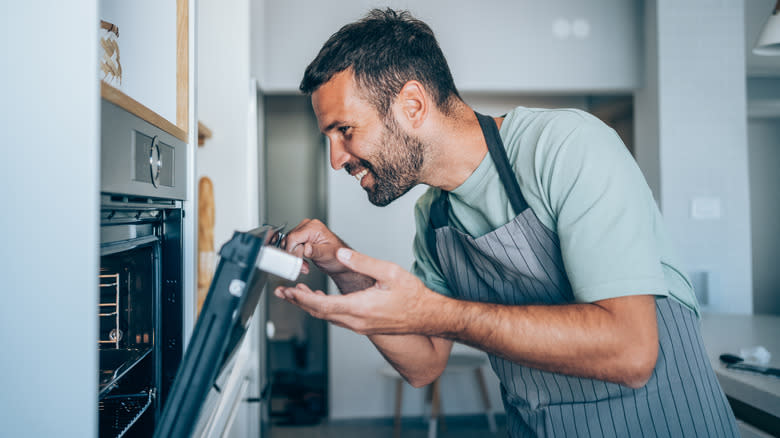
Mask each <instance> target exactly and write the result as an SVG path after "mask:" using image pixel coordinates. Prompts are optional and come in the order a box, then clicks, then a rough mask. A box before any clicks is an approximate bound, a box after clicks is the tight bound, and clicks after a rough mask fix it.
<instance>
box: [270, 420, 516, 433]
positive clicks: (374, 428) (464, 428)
mask: <svg viewBox="0 0 780 438" xmlns="http://www.w3.org/2000/svg"><path fill="white" fill-rule="evenodd" d="M496 426H497V430H496V433H491V432H490V430H488V423H487V420H486V419H485V417H484V416H481V415H474V416H454V417H446V418H444V420H443V421H442V420H441V419H440V420H439V428H438V434H437V438H473V437H506V436H507V431H506V422H505V418H504V416H503V415H496ZM269 436H270V438H288V437H295V438H364V437H371V438H392V437H393V420H392V419H370V420H362V419H361V420H336V421H332V422H324V423H321V424H319V425H316V426H272V427H271V430H270V434H269ZM401 436H402V437H403V438H427V436H428V422H427V421H425V420H424V419H422V418H405V419H404V420H402V421H401Z"/></svg>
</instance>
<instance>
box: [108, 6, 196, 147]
mask: <svg viewBox="0 0 780 438" xmlns="http://www.w3.org/2000/svg"><path fill="white" fill-rule="evenodd" d="M189 9H190V8H189V0H168V1H163V2H159V1H155V0H139V1H134V2H124V1H121V0H100V2H99V17H100V19H101V20H102V22H103V23H108V25H113V26H114V27H113V29H117V30H116V31H115V32H113V33H111V32H103V31H101V47H102V48H101V51H100V53H101V67H102V61H103V59H104V58H103V56H105V55H108V57H109V58H110V61H109V62H110V64H111V66H112V67H113V71H112V72H107V71H106V70H108V69H104V70H101V73H100V77H101V79H103V81H102V82H101V95H102V97H103V98H104V99H106V100H108V101H110V102H112V103H114V104H117V105H119V106H120V107H122V108H124V109H126V110H128V111H130V112H132V113H133V114H135V115H137V116H139V117H141V118H143V119H144V120H146V121H148V122H150V123H152V124H153V125H155V126H157V127H159V128H161V129H163V130H165V131H166V132H168V133H170V134H172V135H174V136H175V137H177V138H179V139H180V140H182V141H188V134H189V127H190V123H189V118H190V117H189V82H190V72H189V70H190V62H189V52H190V44H189V24H190V20H189V18H190V17H189ZM111 44H113V47H111ZM106 46H108V47H109V49H107V51H108V53H106V49H105V47H106ZM114 52H115V53H114Z"/></svg>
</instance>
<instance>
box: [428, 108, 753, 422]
mask: <svg viewBox="0 0 780 438" xmlns="http://www.w3.org/2000/svg"><path fill="white" fill-rule="evenodd" d="M477 117H478V119H479V123H480V125H481V127H482V132H483V134H484V136H485V140H486V141H487V144H488V150H489V152H490V156H491V158H492V159H493V162H494V163H495V165H496V169H497V171H498V173H499V176H500V178H501V182H502V184H503V186H504V189H505V190H506V192H507V194H508V195H509V198H510V201H511V203H512V207H513V209H514V210H515V212H520V214H519V215H518V216H517V217H515V218H514V220H512V221H511V222H509V223H508V224H506V225H504V226H502V227H500V228H498V229H496V230H494V231H492V232H490V233H488V234H486V235H484V236H481V237H479V238H476V239H475V238H473V237H471V236H470V235H468V234H466V233H463V232H461V231H459V230H457V229H455V228H453V227H450V226H449V225H448V219H447V218H448V210H449V201H448V197H447V193H446V192H442V194H441V196H440V197H439V198H438V199H437V200H436V201H434V203H433V205H432V206H431V215H430V217H431V224H430V225H431V229H432V230H435V231H434V232H430V233H428V242H427V243H428V245H429V247H430V249H431V253H432V254H433V255H434V257H435V258H438V263H439V266H440V268H441V270H442V272H443V274H444V277H445V278H446V280H447V282H448V284H449V286H450V289H451V290H452V291H453V294H455V298H458V299H463V300H469V301H480V302H489V303H498V304H505V305H515V306H516V305H526V304H551V305H554V304H566V303H574V302H575V300H574V296H573V294H572V290H571V285H570V284H569V280H568V278H567V276H566V271H565V268H564V266H563V261H562V258H561V250H560V244H559V241H558V237H557V235H556V234H555V233H554V232H553V231H550V230H549V229H547V228H546V227H545V226H544V225H543V224H542V223H541V222H540V221H539V219H538V218H537V217H536V215H535V214H534V212H533V211H532V210H531V209H530V208H528V204H527V203H526V201H525V199H524V198H523V195H522V193H521V192H520V186H519V184H518V183H517V179H516V178H515V175H514V172H513V171H512V168H511V166H510V164H509V160H508V159H507V156H506V151H505V150H504V145H503V143H502V141H501V137H500V136H499V132H498V128H497V127H496V124H495V122H494V121H493V119H492V118H490V117H486V116H483V115H481V114H477ZM656 312H657V313H656V314H657V318H658V339H659V352H658V361H657V363H656V366H655V370H654V371H653V374H652V377H651V378H650V380H649V382H648V383H647V384H646V385H645V386H644V387H642V388H640V389H631V388H628V387H624V386H621V385H618V384H614V383H608V382H605V381H601V380H594V379H586V378H579V377H572V376H567V375H563V374H556V373H551V372H545V371H540V370H537V369H534V368H529V367H524V366H521V365H518V364H516V363H514V362H511V361H508V360H505V359H502V358H500V357H496V356H494V355H491V354H489V355H488V357H489V359H490V364H491V366H492V367H493V371H495V373H496V374H497V375H498V377H499V379H500V381H501V396H502V399H503V402H504V407H505V409H506V412H507V428H508V432H509V435H510V436H511V437H525V436H538V437H547V436H557V437H574V436H586V437H591V436H593V437H602V436H604V437H655V436H666V437H690V436H700V437H705V436H706V437H734V436H739V432H738V430H737V426H736V423H735V420H734V415H733V413H732V410H731V408H730V407H729V405H728V403H727V401H726V398H725V396H724V394H723V391H722V389H721V387H720V385H719V383H718V381H717V379H716V377H715V374H714V372H713V370H712V367H711V366H710V363H709V360H708V359H707V354H706V351H705V349H704V345H703V342H702V339H701V335H700V333H699V322H698V319H697V318H696V316H695V314H694V313H693V312H692V311H690V310H689V309H688V308H686V307H684V306H682V305H681V304H679V303H678V302H677V301H675V300H673V299H667V298H658V299H656Z"/></svg>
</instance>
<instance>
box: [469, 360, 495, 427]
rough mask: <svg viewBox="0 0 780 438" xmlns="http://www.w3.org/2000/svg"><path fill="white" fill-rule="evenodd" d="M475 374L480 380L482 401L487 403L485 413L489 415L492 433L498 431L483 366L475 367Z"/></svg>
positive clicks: (488, 419) (478, 380)
mask: <svg viewBox="0 0 780 438" xmlns="http://www.w3.org/2000/svg"><path fill="white" fill-rule="evenodd" d="M474 374H476V375H477V382H479V392H481V393H482V403H484V404H485V415H486V416H487V421H488V427H490V432H491V433H496V419H495V417H493V407H492V406H490V396H489V395H488V390H487V385H486V384H485V376H484V375H483V374H482V368H477V369H475V370H474Z"/></svg>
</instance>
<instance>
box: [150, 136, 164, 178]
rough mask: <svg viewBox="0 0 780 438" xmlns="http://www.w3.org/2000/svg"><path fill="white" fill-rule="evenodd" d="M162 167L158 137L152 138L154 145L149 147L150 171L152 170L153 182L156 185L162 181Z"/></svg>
mask: <svg viewBox="0 0 780 438" xmlns="http://www.w3.org/2000/svg"><path fill="white" fill-rule="evenodd" d="M161 169H162V155H161V154H160V145H159V140H158V137H157V136H155V137H154V138H153V139H152V147H151V148H149V172H151V177H152V184H153V185H154V186H155V187H158V186H159V183H160V170H161Z"/></svg>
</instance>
